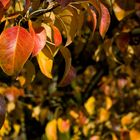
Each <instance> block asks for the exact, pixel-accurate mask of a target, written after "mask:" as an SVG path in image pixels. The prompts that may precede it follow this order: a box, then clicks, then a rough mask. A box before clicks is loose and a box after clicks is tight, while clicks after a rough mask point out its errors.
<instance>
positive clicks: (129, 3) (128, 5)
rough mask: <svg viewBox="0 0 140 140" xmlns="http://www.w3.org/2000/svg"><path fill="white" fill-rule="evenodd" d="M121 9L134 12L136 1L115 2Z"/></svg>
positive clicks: (117, 0)
mask: <svg viewBox="0 0 140 140" xmlns="http://www.w3.org/2000/svg"><path fill="white" fill-rule="evenodd" d="M115 2H116V3H117V4H118V5H119V7H120V8H121V9H124V10H133V9H134V7H135V0H123V2H122V0H115Z"/></svg>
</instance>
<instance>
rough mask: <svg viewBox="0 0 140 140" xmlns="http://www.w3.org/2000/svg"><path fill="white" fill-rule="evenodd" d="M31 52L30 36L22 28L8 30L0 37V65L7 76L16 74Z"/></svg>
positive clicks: (16, 27)
mask: <svg viewBox="0 0 140 140" xmlns="http://www.w3.org/2000/svg"><path fill="white" fill-rule="evenodd" d="M32 50H33V42H32V37H31V35H30V34H29V33H28V32H27V31H26V30H25V29H24V28H22V27H20V26H15V27H11V28H8V29H6V30H4V31H3V32H2V34H1V35H0V65H1V68H2V69H3V71H4V72H5V73H6V74H8V75H13V74H17V73H19V72H20V71H21V69H22V67H23V65H24V64H25V62H26V61H27V59H28V58H29V56H30V54H31V52H32Z"/></svg>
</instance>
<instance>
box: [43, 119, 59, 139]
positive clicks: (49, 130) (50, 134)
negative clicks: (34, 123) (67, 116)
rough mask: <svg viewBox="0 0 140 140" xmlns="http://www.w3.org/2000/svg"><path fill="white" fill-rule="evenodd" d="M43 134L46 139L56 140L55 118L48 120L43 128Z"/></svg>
mask: <svg viewBox="0 0 140 140" xmlns="http://www.w3.org/2000/svg"><path fill="white" fill-rule="evenodd" d="M45 134H46V136H47V138H48V140H57V121H56V119H54V120H52V121H50V122H48V124H47V125H46V128H45Z"/></svg>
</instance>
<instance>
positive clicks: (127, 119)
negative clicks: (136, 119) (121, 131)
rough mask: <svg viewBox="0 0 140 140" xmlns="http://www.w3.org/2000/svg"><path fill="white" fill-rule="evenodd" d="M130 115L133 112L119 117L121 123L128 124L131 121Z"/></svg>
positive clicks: (131, 115)
mask: <svg viewBox="0 0 140 140" xmlns="http://www.w3.org/2000/svg"><path fill="white" fill-rule="evenodd" d="M132 117H133V114H132V113H128V114H127V115H125V116H124V117H122V119H121V124H122V126H126V125H129V124H131V123H132V121H133V120H132Z"/></svg>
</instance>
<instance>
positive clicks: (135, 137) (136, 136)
mask: <svg viewBox="0 0 140 140" xmlns="http://www.w3.org/2000/svg"><path fill="white" fill-rule="evenodd" d="M130 140H140V131H138V130H136V129H132V130H131V131H130Z"/></svg>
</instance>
